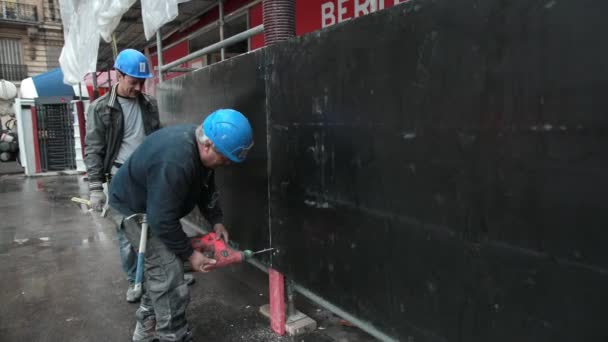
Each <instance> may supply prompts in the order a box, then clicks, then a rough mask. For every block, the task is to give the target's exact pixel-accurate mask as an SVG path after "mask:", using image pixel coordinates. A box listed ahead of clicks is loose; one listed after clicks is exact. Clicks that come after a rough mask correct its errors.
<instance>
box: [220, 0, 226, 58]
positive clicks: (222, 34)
mask: <svg viewBox="0 0 608 342" xmlns="http://www.w3.org/2000/svg"><path fill="white" fill-rule="evenodd" d="M218 6H219V11H220V20H219V24H220V42H221V41H223V40H224V0H219V1H218ZM225 51H226V49H225V48H222V49H221V50H220V56H221V60H222V61H223V60H224V58H225V57H226V55H225Z"/></svg>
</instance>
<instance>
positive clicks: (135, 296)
mask: <svg viewBox="0 0 608 342" xmlns="http://www.w3.org/2000/svg"><path fill="white" fill-rule="evenodd" d="M140 298H141V292H139V293H137V291H135V284H134V283H132V282H129V288H128V289H127V302H129V303H137V302H139V300H140Z"/></svg>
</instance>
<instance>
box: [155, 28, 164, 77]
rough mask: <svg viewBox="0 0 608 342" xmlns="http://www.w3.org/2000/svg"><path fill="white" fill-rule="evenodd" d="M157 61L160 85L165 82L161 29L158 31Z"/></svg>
mask: <svg viewBox="0 0 608 342" xmlns="http://www.w3.org/2000/svg"><path fill="white" fill-rule="evenodd" d="M156 60H157V61H158V83H162V82H163V40H162V38H161V36H160V28H158V31H156Z"/></svg>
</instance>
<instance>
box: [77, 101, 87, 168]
mask: <svg viewBox="0 0 608 342" xmlns="http://www.w3.org/2000/svg"><path fill="white" fill-rule="evenodd" d="M76 114H77V115H78V131H79V132H80V147H81V148H82V151H81V152H82V159H83V160H84V137H85V134H87V130H86V121H85V118H84V104H83V103H82V101H78V102H76Z"/></svg>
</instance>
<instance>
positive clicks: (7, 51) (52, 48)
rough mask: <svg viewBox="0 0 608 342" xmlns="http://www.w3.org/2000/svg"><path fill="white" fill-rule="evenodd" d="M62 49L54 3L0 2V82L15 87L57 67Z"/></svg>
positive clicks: (38, 0)
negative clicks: (9, 83) (2, 81)
mask: <svg viewBox="0 0 608 342" xmlns="http://www.w3.org/2000/svg"><path fill="white" fill-rule="evenodd" d="M62 47H63V27H62V23H61V14H60V11H59V1H58V0H17V1H16V0H12V1H11V0H8V1H0V79H6V80H9V81H11V82H13V83H16V84H17V85H19V84H20V82H21V81H22V80H23V79H25V78H27V77H30V76H34V75H37V74H40V73H43V72H45V71H47V70H49V69H53V68H56V67H58V66H59V55H60V54H61V48H62Z"/></svg>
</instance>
